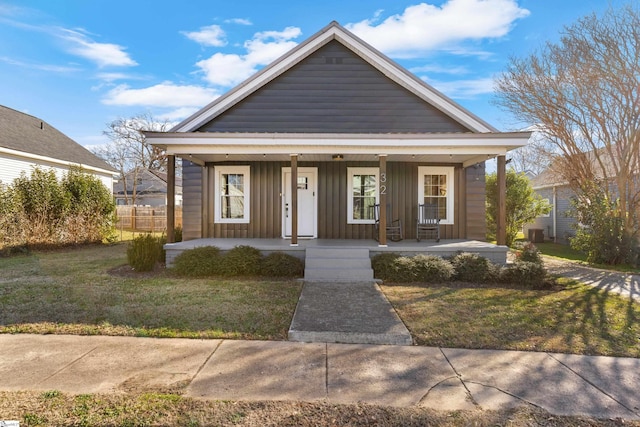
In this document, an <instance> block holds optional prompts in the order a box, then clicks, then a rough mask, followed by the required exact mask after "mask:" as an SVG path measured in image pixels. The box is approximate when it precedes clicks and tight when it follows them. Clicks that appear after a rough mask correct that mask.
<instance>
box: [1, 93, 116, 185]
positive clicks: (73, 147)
mask: <svg viewBox="0 0 640 427" xmlns="http://www.w3.org/2000/svg"><path fill="white" fill-rule="evenodd" d="M36 166H40V167H42V168H44V169H53V170H54V171H55V172H56V174H57V175H58V176H59V177H61V176H62V175H63V174H64V173H65V172H66V171H68V170H69V168H70V167H73V166H80V167H82V168H83V169H84V170H85V171H86V172H87V173H91V174H93V175H95V176H96V177H97V178H99V179H100V180H101V181H102V182H103V183H104V185H105V186H106V187H107V188H108V189H109V191H111V189H112V188H113V181H114V175H115V174H116V173H117V172H116V171H115V170H113V168H112V167H111V166H109V165H108V164H107V163H106V162H105V161H104V160H102V159H100V158H99V157H97V156H96V155H94V154H93V153H91V152H90V151H89V150H87V149H86V148H84V147H83V146H81V145H80V144H78V143H77V142H75V141H74V140H72V139H71V138H69V137H68V136H66V135H65V134H63V133H62V132H60V131H59V130H57V129H56V128H54V127H53V126H51V125H50V124H49V123H47V122H45V121H44V120H42V119H39V118H37V117H34V116H30V115H29V114H25V113H21V112H19V111H16V110H13V109H11V108H8V107H5V106H2V105H0V182H2V183H3V184H7V185H9V184H11V183H12V182H13V180H14V179H16V178H18V177H19V176H20V174H21V173H22V172H25V173H26V174H27V175H30V174H31V171H32V170H33V168H34V167H36Z"/></svg>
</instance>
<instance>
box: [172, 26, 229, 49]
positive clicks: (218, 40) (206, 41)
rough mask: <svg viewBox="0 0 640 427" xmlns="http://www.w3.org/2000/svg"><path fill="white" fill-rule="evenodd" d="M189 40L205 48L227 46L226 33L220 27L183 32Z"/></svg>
mask: <svg viewBox="0 0 640 427" xmlns="http://www.w3.org/2000/svg"><path fill="white" fill-rule="evenodd" d="M181 33H182V34H184V35H185V36H186V37H187V38H189V39H191V40H193V41H195V42H197V43H200V44H201V45H203V46H215V47H221V46H225V45H226V44H227V40H226V33H225V32H224V30H223V29H222V28H221V27H220V26H219V25H209V26H208V27H200V31H181Z"/></svg>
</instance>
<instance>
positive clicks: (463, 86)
mask: <svg viewBox="0 0 640 427" xmlns="http://www.w3.org/2000/svg"><path fill="white" fill-rule="evenodd" d="M425 81H426V80H425ZM427 83H429V84H430V85H431V86H433V87H435V88H436V89H438V90H439V91H440V92H442V93H444V94H446V95H447V96H448V97H450V98H455V99H473V98H476V97H478V96H480V95H486V94H490V93H493V85H494V80H493V78H491V77H484V78H479V79H472V80H453V81H447V82H441V81H437V80H428V81H427Z"/></svg>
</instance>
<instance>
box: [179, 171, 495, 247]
mask: <svg viewBox="0 0 640 427" xmlns="http://www.w3.org/2000/svg"><path fill="white" fill-rule="evenodd" d="M224 164H225V165H230V164H239V163H224ZM242 164H243V165H246V164H247V163H242ZM213 166H214V165H209V166H207V167H206V168H204V169H201V168H200V167H198V166H191V167H186V166H185V171H184V172H183V174H184V177H183V183H184V191H185V194H186V192H189V194H190V195H192V196H191V197H189V198H188V199H187V198H186V196H185V207H184V209H185V219H184V221H185V226H184V227H185V229H184V230H185V238H188V239H192V238H196V237H201V236H202V237H219V238H280V237H281V236H282V204H281V196H280V194H281V191H282V189H281V186H282V183H281V180H282V168H283V167H289V166H290V165H289V163H288V162H251V163H249V166H250V167H251V202H250V217H251V221H250V223H249V224H219V223H215V222H214V214H213V212H214V203H215V201H214V200H213V199H214V197H213V194H214V191H213V173H212V170H213ZM377 166H378V163H377V162H318V163H312V162H300V163H299V167H317V168H318V196H317V197H318V238H320V239H373V238H374V227H373V225H371V224H347V188H348V186H347V167H377ZM419 166H422V165H421V164H418V163H398V162H389V163H388V164H387V175H388V189H389V192H388V193H387V194H388V196H387V197H388V201H389V203H391V205H392V216H393V217H394V219H396V218H399V219H400V220H401V221H402V224H403V228H404V234H405V238H406V239H414V238H415V236H416V230H415V228H416V220H417V197H418V167H419ZM471 169H472V168H471ZM208 171H210V172H208ZM203 175H204V176H206V177H208V178H205V179H204V180H206V181H208V183H209V184H208V189H207V190H205V191H204V192H203V194H205V200H204V204H203V201H202V199H201V198H199V197H196V194H195V188H196V185H197V184H198V183H200V182H202V181H203V178H202V177H203ZM476 177H478V180H476ZM454 185H455V188H454V191H455V194H456V196H455V197H456V199H455V201H454V218H455V219H454V224H453V225H443V226H442V229H441V237H442V238H443V239H458V238H473V239H484V235H485V222H484V166H483V167H482V168H479V169H477V170H475V169H474V170H473V171H471V170H470V169H463V168H462V167H460V166H459V165H458V166H456V169H455V184H454ZM192 191H193V193H192ZM465 192H467V193H468V195H469V197H465ZM199 194H200V193H198V195H199ZM194 199H197V202H194V201H193V200H194ZM187 200H188V202H187ZM196 205H198V206H196ZM187 216H188V217H189V219H188V220H187ZM202 223H204V224H205V227H204V228H199V227H200V224H202ZM201 230H204V232H203V233H202V234H201V235H197V233H199V232H202V231H201Z"/></svg>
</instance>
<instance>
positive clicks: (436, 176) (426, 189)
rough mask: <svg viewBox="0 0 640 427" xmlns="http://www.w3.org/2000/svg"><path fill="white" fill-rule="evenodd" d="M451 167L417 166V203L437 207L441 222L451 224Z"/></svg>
mask: <svg viewBox="0 0 640 427" xmlns="http://www.w3.org/2000/svg"><path fill="white" fill-rule="evenodd" d="M453 200H454V199H453V168H452V167H430V166H422V167H419V168H418V203H419V204H424V203H429V204H434V205H436V206H437V207H438V216H439V217H440V223H441V224H453Z"/></svg>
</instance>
